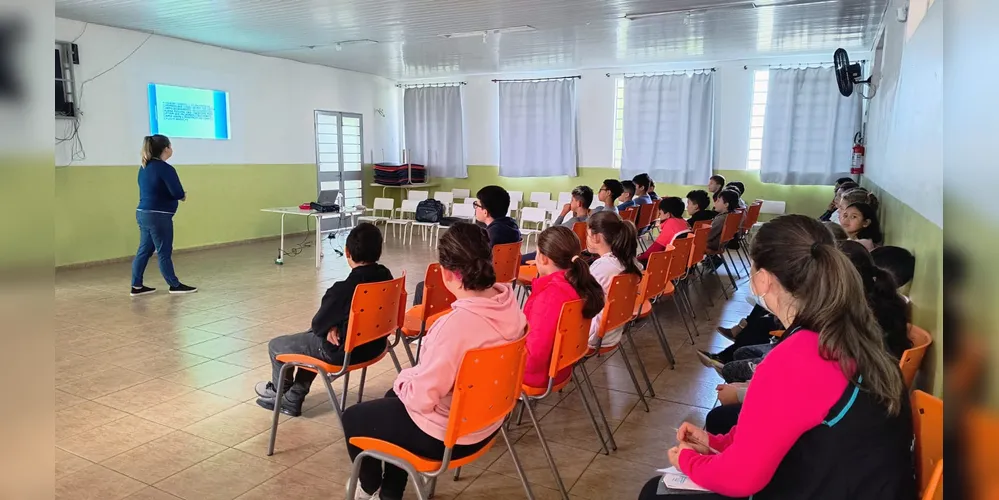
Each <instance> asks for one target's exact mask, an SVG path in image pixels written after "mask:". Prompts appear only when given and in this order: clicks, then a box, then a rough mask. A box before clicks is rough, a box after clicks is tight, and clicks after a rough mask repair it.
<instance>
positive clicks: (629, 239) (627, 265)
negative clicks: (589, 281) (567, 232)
mask: <svg viewBox="0 0 999 500" xmlns="http://www.w3.org/2000/svg"><path fill="white" fill-rule="evenodd" d="M586 247H587V249H588V250H589V251H590V252H591V253H593V254H596V255H597V256H598V258H597V260H595V261H593V263H592V264H590V274H592V275H593V277H594V278H596V280H597V282H598V283H600V287H601V288H603V290H604V295H606V294H607V292H608V291H609V290H610V285H611V281H612V280H613V279H614V276H617V275H619V274H621V273H629V274H636V275H639V276H641V275H642V270H641V268H639V267H638V260H637V257H638V231H637V230H636V229H635V225H634V224H632V223H631V222H628V221H625V220H621V217H619V216H618V215H617V214H615V213H613V212H597V213H595V214H593V215H592V216H590V219H589V220H588V221H587V222H586ZM600 320H601V315H600V314H599V313H598V314H597V315H596V316H594V318H593V323H592V324H591V325H590V346H591V347H596V345H597V343H598V342H600V345H601V346H603V347H609V346H612V345H617V344H618V343H620V342H621V334H622V333H623V332H624V327H621V328H617V329H615V330H612V331H609V332H607V333H606V334H605V335H604V338H603V340H602V341H601V340H600V338H599V336H598V335H597V331H598V330H599V327H600Z"/></svg>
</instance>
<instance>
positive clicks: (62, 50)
mask: <svg viewBox="0 0 999 500" xmlns="http://www.w3.org/2000/svg"><path fill="white" fill-rule="evenodd" d="M74 46H75V45H73V44H72V43H69V42H56V43H55V114H56V117H61V118H72V117H74V116H76V111H77V110H76V85H75V82H74V80H73V76H74V75H73V65H74V61H73V47H74Z"/></svg>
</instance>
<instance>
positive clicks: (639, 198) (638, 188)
mask: <svg viewBox="0 0 999 500" xmlns="http://www.w3.org/2000/svg"><path fill="white" fill-rule="evenodd" d="M631 182H634V183H635V197H634V198H633V199H632V201H634V202H635V204H636V205H649V204H651V203H652V198H651V197H650V196H649V190H650V189H651V188H652V178H651V177H649V174H638V175H636V176H635V177H633V178H632V179H631Z"/></svg>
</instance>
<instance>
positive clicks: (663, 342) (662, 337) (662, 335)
mask: <svg viewBox="0 0 999 500" xmlns="http://www.w3.org/2000/svg"><path fill="white" fill-rule="evenodd" d="M649 316H650V317H651V318H652V327H653V328H654V329H655V331H656V335H657V336H658V337H659V345H660V346H661V347H662V348H663V354H665V355H666V359H667V360H668V361H669V368H670V370H673V369H675V368H676V358H675V357H673V349H670V347H669V340H668V339H667V338H666V332H665V331H664V330H663V326H662V325H661V324H660V323H659V317H658V316H656V311H655V309H653V310H652V313H651V314H650V315H649Z"/></svg>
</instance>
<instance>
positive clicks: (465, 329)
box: [342, 222, 527, 500]
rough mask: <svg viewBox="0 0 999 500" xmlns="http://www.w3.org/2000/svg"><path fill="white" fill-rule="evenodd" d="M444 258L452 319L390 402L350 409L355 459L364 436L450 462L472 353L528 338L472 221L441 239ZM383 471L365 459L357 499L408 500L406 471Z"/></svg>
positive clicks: (431, 338)
mask: <svg viewBox="0 0 999 500" xmlns="http://www.w3.org/2000/svg"><path fill="white" fill-rule="evenodd" d="M438 259H439V261H440V264H441V268H442V273H441V274H442V276H443V279H444V286H446V287H447V289H448V290H449V291H450V292H451V293H453V294H454V295H455V297H457V300H455V301H454V303H452V304H451V309H452V311H451V313H449V314H447V315H445V316H443V317H441V318H440V319H438V320H437V321H436V322H435V323H434V324H433V326H431V327H430V330H429V331H428V332H427V337H426V338H425V339H424V340H423V342H424V345H423V354H421V355H420V364H418V365H416V366H414V367H412V368H407V369H405V370H403V371H402V372H401V373H399V375H398V377H396V380H395V382H394V383H393V384H392V390H390V391H389V392H388V393H386V394H385V397H384V398H382V399H378V400H374V401H367V402H364V403H360V404H357V405H354V406H351V407H350V408H347V409H346V410H345V411H344V413H343V419H342V422H343V432H344V435H345V441H347V442H348V444H347V452H348V454H349V455H350V459H351V460H352V461H353V460H354V458H355V457H357V455H358V454H360V452H361V449H360V448H357V447H356V446H353V445H351V444H349V441H350V438H352V437H357V436H363V437H371V438H376V439H381V440H384V441H388V442H390V443H393V444H395V445H397V446H400V447H402V448H404V449H406V450H408V451H410V452H412V453H414V454H416V455H418V456H421V457H427V458H435V459H440V458H441V457H443V455H444V442H443V440H444V433H445V430H446V429H447V422H448V415H449V410H450V407H451V396H452V392H453V391H452V390H453V388H454V382H455V377H456V376H457V373H458V367H459V366H460V365H461V361H462V358H463V357H464V355H465V353H466V352H468V351H469V350H471V349H479V348H483V347H491V346H495V345H500V344H504V343H507V342H511V341H514V340H517V339H519V338H520V337H522V336H523V335H524V331H525V328H526V326H527V319H526V318H525V317H524V313H522V312H521V311H520V307H519V305H518V303H517V299H516V297H515V296H514V293H513V290H512V289H511V288H510V286H509V285H506V284H500V283H496V274H495V272H494V271H493V263H492V252H491V251H490V249H489V240H488V239H487V237H486V233H485V232H484V231H483V230H482V229H480V228H479V227H478V226H476V225H474V224H469V223H465V222H459V223H455V224H454V225H452V226H451V227H450V228H449V229H448V230H447V232H446V233H444V235H443V236H442V237H441V241H440V244H439V246H438ZM500 425H502V424H501V423H496V424H493V425H491V426H489V427H486V428H484V429H481V430H479V431H477V432H474V433H472V434H469V435H466V436H465V437H463V438H461V439H459V440H458V443H457V445H456V446H455V448H454V451H453V453H452V455H451V456H452V458H462V457H466V456H468V455H471V454H473V453H475V452H477V451H479V450H481V449H482V447H483V446H485V445H486V443H488V442H489V440H490V439H491V438H492V436H493V435H494V434H495V433H496V432H497V431H498V430H499V427H500ZM382 468H383V464H382V463H381V462H380V461H378V460H375V459H372V458H365V459H364V463H363V464H362V465H361V471H360V488H359V489H358V490H357V498H362V499H367V498H379V499H381V500H396V499H401V498H402V494H403V491H404V490H405V488H406V479H407V478H406V472H405V471H403V470H402V469H400V468H398V467H396V466H394V465H392V464H388V463H386V464H384V472H383V470H382Z"/></svg>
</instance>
